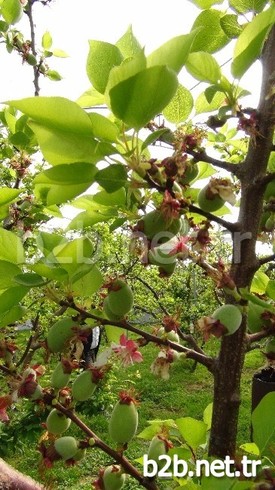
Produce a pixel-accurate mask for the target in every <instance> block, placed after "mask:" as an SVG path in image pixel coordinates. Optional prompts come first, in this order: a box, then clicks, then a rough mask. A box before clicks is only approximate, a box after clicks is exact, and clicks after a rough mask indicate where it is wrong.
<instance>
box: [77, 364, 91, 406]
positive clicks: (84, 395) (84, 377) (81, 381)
mask: <svg viewBox="0 0 275 490" xmlns="http://www.w3.org/2000/svg"><path fill="white" fill-rule="evenodd" d="M95 389H96V383H94V382H93V374H92V371H90V370H89V369H87V371H83V373H81V374H79V375H78V376H77V378H76V379H75V380H74V382H73V385H72V395H73V398H74V400H76V401H79V402H83V401H85V400H88V399H89V398H90V397H91V396H92V394H93V393H94V391H95Z"/></svg>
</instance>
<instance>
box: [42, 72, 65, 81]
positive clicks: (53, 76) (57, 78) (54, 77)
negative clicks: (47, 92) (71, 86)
mask: <svg viewBox="0 0 275 490" xmlns="http://www.w3.org/2000/svg"><path fill="white" fill-rule="evenodd" d="M45 77H47V78H49V79H50V80H52V81H53V82H59V81H60V80H62V76H61V75H60V73H58V71H56V70H47V71H46V73H45Z"/></svg>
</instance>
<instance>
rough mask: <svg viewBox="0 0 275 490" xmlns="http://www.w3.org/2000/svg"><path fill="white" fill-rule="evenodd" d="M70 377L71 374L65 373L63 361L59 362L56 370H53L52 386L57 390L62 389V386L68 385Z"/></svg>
mask: <svg viewBox="0 0 275 490" xmlns="http://www.w3.org/2000/svg"><path fill="white" fill-rule="evenodd" d="M69 379H70V374H69V373H64V369H63V364H62V362H59V363H58V364H57V365H56V367H55V369H54V371H53V372H52V377H51V385H52V387H53V388H55V389H57V390H60V389H61V388H64V386H67V384H68V382H69Z"/></svg>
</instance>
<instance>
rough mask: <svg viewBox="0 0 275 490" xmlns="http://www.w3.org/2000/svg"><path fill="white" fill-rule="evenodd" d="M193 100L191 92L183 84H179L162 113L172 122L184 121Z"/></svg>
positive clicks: (190, 109) (189, 111)
mask: <svg viewBox="0 0 275 490" xmlns="http://www.w3.org/2000/svg"><path fill="white" fill-rule="evenodd" d="M193 105H194V101H193V97H192V95H191V92H190V91H189V90H187V88H185V87H183V85H179V86H178V88H177V91H176V93H175V95H174V97H173V98H172V100H171V101H170V102H169V104H168V105H167V106H166V107H165V109H164V110H163V115H164V117H165V118H166V119H167V121H170V122H172V123H176V124H177V123H180V122H183V121H186V119H187V118H188V116H189V115H190V113H191V111H192V109H193Z"/></svg>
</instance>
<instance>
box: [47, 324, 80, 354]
mask: <svg viewBox="0 0 275 490" xmlns="http://www.w3.org/2000/svg"><path fill="white" fill-rule="evenodd" d="M75 326H76V323H75V321H73V320H72V318H61V320H58V321H57V322H56V323H54V324H53V326H52V327H51V328H50V330H49V333H48V336H47V345H48V348H49V350H50V351H51V352H62V350H63V349H64V347H65V344H66V342H67V341H68V340H69V339H70V338H71V337H73V335H74V331H73V327H75Z"/></svg>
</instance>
